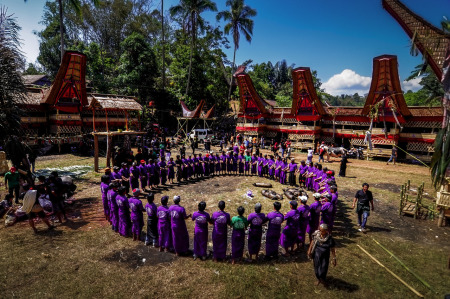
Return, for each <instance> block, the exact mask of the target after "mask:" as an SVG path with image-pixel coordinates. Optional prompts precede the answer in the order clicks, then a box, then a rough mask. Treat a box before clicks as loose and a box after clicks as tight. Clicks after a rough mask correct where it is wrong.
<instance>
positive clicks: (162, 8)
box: [161, 0, 166, 90]
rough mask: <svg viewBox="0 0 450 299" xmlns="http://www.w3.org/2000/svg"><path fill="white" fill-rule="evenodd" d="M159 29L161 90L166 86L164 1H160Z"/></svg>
mask: <svg viewBox="0 0 450 299" xmlns="http://www.w3.org/2000/svg"><path fill="white" fill-rule="evenodd" d="M161 24H162V25H161V29H162V89H163V90H164V89H165V86H166V57H165V56H166V53H165V45H164V0H161Z"/></svg>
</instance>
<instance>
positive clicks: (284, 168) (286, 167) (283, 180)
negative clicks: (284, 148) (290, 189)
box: [280, 158, 289, 185]
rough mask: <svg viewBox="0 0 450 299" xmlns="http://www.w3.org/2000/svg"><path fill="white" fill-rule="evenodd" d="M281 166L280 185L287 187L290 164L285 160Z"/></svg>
mask: <svg viewBox="0 0 450 299" xmlns="http://www.w3.org/2000/svg"><path fill="white" fill-rule="evenodd" d="M280 165H281V171H280V184H283V185H285V184H286V177H287V176H286V174H287V172H288V171H289V164H288V163H287V159H286V158H283V160H282V162H281V163H280Z"/></svg>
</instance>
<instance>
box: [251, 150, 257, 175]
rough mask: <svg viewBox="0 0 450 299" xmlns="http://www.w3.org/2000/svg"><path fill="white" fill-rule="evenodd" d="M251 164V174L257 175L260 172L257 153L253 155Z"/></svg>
mask: <svg viewBox="0 0 450 299" xmlns="http://www.w3.org/2000/svg"><path fill="white" fill-rule="evenodd" d="M250 164H251V174H252V175H256V174H257V170H258V157H257V156H256V153H254V154H253V156H252V160H251V161H250Z"/></svg>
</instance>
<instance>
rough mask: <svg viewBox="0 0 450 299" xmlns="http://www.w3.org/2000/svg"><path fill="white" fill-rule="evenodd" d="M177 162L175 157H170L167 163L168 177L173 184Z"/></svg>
mask: <svg viewBox="0 0 450 299" xmlns="http://www.w3.org/2000/svg"><path fill="white" fill-rule="evenodd" d="M175 166H176V164H175V162H174V161H173V157H171V158H170V160H169V162H168V163H167V178H168V179H169V184H173V179H174V178H175Z"/></svg>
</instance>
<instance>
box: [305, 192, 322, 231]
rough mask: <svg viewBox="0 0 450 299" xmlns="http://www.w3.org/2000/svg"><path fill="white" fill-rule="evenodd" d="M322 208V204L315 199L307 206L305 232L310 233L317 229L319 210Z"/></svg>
mask: <svg viewBox="0 0 450 299" xmlns="http://www.w3.org/2000/svg"><path fill="white" fill-rule="evenodd" d="M321 209H322V204H321V203H320V201H318V200H317V201H315V202H313V203H312V204H311V205H310V206H309V222H308V227H307V228H306V232H307V233H308V234H312V233H313V232H315V231H316V230H318V229H319V221H320V210H321Z"/></svg>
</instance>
